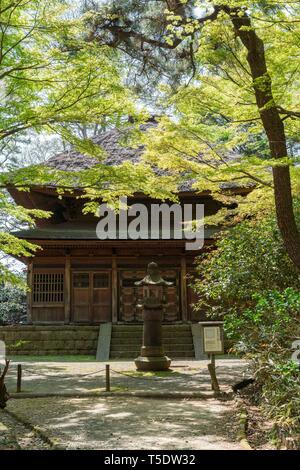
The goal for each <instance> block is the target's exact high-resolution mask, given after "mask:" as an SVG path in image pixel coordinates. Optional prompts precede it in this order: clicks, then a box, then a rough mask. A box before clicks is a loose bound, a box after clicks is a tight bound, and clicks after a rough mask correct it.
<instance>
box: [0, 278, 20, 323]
mask: <svg viewBox="0 0 300 470" xmlns="http://www.w3.org/2000/svg"><path fill="white" fill-rule="evenodd" d="M25 316H26V293H25V291H24V290H23V289H21V288H19V287H15V286H12V285H9V284H7V285H0V324H5V323H18V322H19V321H20V320H21V319H22V318H24V317H25Z"/></svg>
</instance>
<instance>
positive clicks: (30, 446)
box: [0, 410, 49, 451]
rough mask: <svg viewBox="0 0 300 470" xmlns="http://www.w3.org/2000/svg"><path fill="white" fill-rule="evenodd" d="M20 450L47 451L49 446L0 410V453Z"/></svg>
mask: <svg viewBox="0 0 300 470" xmlns="http://www.w3.org/2000/svg"><path fill="white" fill-rule="evenodd" d="M20 449H22V450H47V449H49V445H48V444H46V443H45V442H44V441H43V440H42V439H41V438H40V437H38V436H37V435H36V434H35V433H34V432H32V431H31V430H29V429H28V428H27V427H26V426H24V425H23V424H22V423H20V422H19V421H17V420H16V419H15V418H13V417H12V416H10V415H9V414H7V413H6V412H5V411H3V410H0V451H1V450H20Z"/></svg>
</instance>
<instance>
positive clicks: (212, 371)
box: [207, 354, 220, 393]
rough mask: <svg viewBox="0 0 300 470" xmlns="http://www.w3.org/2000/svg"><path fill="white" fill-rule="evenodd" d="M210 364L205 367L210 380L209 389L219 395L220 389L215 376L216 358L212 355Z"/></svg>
mask: <svg viewBox="0 0 300 470" xmlns="http://www.w3.org/2000/svg"><path fill="white" fill-rule="evenodd" d="M210 361H211V362H210V364H208V365H207V367H208V371H209V374H210V378H211V389H212V390H213V391H214V392H217V393H220V387H219V383H218V379H217V375H216V357H215V355H214V354H210Z"/></svg>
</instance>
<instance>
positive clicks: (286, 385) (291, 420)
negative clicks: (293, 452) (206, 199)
mask: <svg viewBox="0 0 300 470" xmlns="http://www.w3.org/2000/svg"><path fill="white" fill-rule="evenodd" d="M298 213H299V212H298ZM298 220H299V218H298ZM197 271H198V273H199V278H198V279H197V280H195V282H194V289H195V290H196V292H197V293H198V296H199V298H200V301H199V304H198V307H199V309H201V310H204V309H205V311H206V313H207V314H208V315H210V316H212V317H213V318H215V317H217V318H219V319H220V318H221V319H223V320H224V322H225V323H224V328H225V334H226V336H227V338H228V339H229V340H230V342H231V344H233V345H234V348H233V349H234V350H235V351H239V352H240V353H242V354H244V355H245V357H246V358H247V359H249V361H250V367H251V369H252V374H253V375H254V377H255V381H256V387H255V389H254V388H253V394H254V395H253V398H255V399H256V400H259V402H260V404H261V406H262V409H263V410H264V411H265V412H266V413H267V415H268V416H269V417H271V418H272V419H273V420H274V423H275V427H274V429H276V435H277V437H280V438H281V437H282V436H285V437H286V436H291V437H293V436H294V435H295V434H297V433H300V421H299V419H300V418H299V416H300V382H299V377H300V371H299V368H298V365H297V363H296V362H293V361H292V359H291V356H292V349H291V348H292V343H293V340H295V339H296V338H299V339H300V293H299V291H300V281H299V272H298V271H297V270H296V268H295V267H294V265H293V264H292V263H291V261H290V259H289V258H288V256H287V254H286V252H285V249H284V246H283V243H282V240H281V237H280V234H279V231H278V228H277V224H276V221H275V217H274V216H269V217H267V218H265V219H263V220H259V221H255V220H254V221H249V220H248V221H244V222H242V223H240V224H239V225H237V226H235V227H234V228H232V229H231V230H229V231H228V232H227V233H226V234H225V235H224V234H223V237H222V238H220V239H218V241H217V243H216V249H215V250H213V251H211V252H210V253H209V254H207V255H203V256H201V257H199V259H198V268H197ZM297 445H298V446H299V444H297Z"/></svg>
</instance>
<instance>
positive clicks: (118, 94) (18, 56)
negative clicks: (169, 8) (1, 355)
mask: <svg viewBox="0 0 300 470" xmlns="http://www.w3.org/2000/svg"><path fill="white" fill-rule="evenodd" d="M76 9H77V5H75V4H72V3H71V2H68V1H67V2H61V1H60V0H50V1H49V0H33V1H30V2H22V1H21V2H20V1H19V2H15V1H12V0H3V1H1V5H0V15H1V29H0V151H1V154H3V155H5V154H9V153H10V152H11V151H12V150H14V149H15V141H16V139H20V138H24V137H26V132H35V133H36V134H39V133H41V134H44V135H45V133H49V134H58V135H59V136H60V137H61V138H62V139H63V140H64V141H68V142H69V143H71V144H72V145H74V146H75V147H77V148H78V149H79V150H80V151H81V152H82V153H85V154H88V155H93V156H96V157H97V158H99V161H100V160H101V159H102V158H103V152H102V151H101V149H100V148H99V147H96V146H95V145H93V143H92V142H91V141H90V140H88V139H84V138H82V139H79V138H78V136H77V135H76V132H75V131H74V125H75V124H77V123H80V124H81V125H89V124H91V123H93V124H99V125H101V124H102V123H103V121H105V123H106V125H112V124H114V125H115V124H121V121H122V116H124V115H128V114H130V115H135V114H136V112H135V109H134V105H133V101H132V97H131V94H130V93H129V92H128V91H127V90H126V88H125V87H124V85H123V83H122V80H121V78H120V73H119V72H120V69H119V68H118V65H117V60H116V59H117V54H116V53H115V51H113V50H111V49H109V48H108V47H101V46H98V45H96V44H94V43H91V42H89V41H87V40H86V36H85V30H84V22H83V19H82V18H80V17H79V16H78V14H77V13H76ZM54 177H55V175H53V174H49V172H47V171H46V169H45V166H42V165H41V166H40V167H39V168H35V167H32V168H26V169H24V170H23V172H21V173H20V174H17V173H14V172H12V173H11V174H10V175H9V176H7V175H4V173H2V174H1V182H0V219H1V232H0V250H1V251H2V252H4V253H6V254H9V255H14V256H30V254H32V253H33V251H34V249H35V247H34V246H33V245H31V244H29V243H27V242H25V241H22V240H18V239H16V238H15V237H14V236H12V235H9V234H8V233H7V227H6V225H7V224H6V222H7V221H9V225H10V226H12V225H13V224H14V223H15V224H16V225H17V224H29V225H32V224H33V223H34V220H35V219H36V218H39V217H46V216H47V214H46V213H45V212H42V211H36V210H26V209H24V208H22V207H18V206H15V205H14V204H12V203H11V201H10V199H9V198H8V195H7V193H6V192H5V191H4V188H5V187H6V186H7V185H8V184H11V185H15V186H19V187H22V188H23V189H24V190H25V189H26V186H27V188H28V187H29V186H30V185H34V184H47V183H48V184H52V183H53V179H54ZM59 179H60V183H61V185H67V184H68V177H67V176H66V177H65V178H64V174H63V172H61V173H60V175H59ZM77 182H78V181H77ZM72 184H73V185H74V178H73V181H72ZM2 221H4V223H2ZM4 280H9V281H10V282H12V281H17V278H16V277H14V276H13V275H12V274H10V273H9V271H8V269H6V268H5V266H2V265H1V268H0V282H1V281H4Z"/></svg>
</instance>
